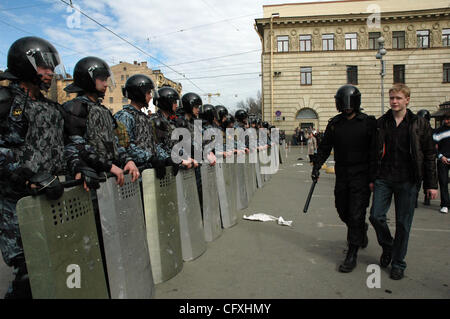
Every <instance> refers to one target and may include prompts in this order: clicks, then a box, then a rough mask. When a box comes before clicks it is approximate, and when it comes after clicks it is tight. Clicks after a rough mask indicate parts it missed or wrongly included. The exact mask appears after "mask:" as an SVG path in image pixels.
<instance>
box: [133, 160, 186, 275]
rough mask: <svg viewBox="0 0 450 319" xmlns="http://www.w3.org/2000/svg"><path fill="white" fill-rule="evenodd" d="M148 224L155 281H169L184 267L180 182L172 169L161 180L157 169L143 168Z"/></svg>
mask: <svg viewBox="0 0 450 319" xmlns="http://www.w3.org/2000/svg"><path fill="white" fill-rule="evenodd" d="M142 189H143V194H144V212H145V224H146V228H147V241H148V249H149V252H150V260H151V261H152V274H153V280H154V282H155V284H159V283H161V282H164V281H167V280H169V279H170V278H172V277H174V276H175V275H177V274H178V273H179V272H180V271H181V270H182V268H183V257H182V251H181V238H180V222H179V217H178V200H177V186H176V182H175V177H174V176H173V174H172V172H171V169H170V168H167V173H166V176H165V177H164V178H163V179H161V180H159V179H157V178H156V175H155V171H154V169H147V170H144V171H143V172H142Z"/></svg>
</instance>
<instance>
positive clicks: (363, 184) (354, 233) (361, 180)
mask: <svg viewBox="0 0 450 319" xmlns="http://www.w3.org/2000/svg"><path fill="white" fill-rule="evenodd" d="M368 180H369V179H368V176H367V174H358V175H356V176H351V175H350V176H349V175H344V176H339V175H336V185H335V188H334V196H335V204H336V209H337V212H338V214H339V217H340V219H341V220H342V221H343V222H344V223H345V224H346V225H347V241H348V243H349V244H352V245H356V246H362V244H363V241H364V235H365V221H366V209H367V207H368V206H369V200H370V188H369V181H368Z"/></svg>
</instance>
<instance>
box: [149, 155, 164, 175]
mask: <svg viewBox="0 0 450 319" xmlns="http://www.w3.org/2000/svg"><path fill="white" fill-rule="evenodd" d="M150 163H151V164H152V167H153V168H154V169H155V173H156V177H157V178H158V179H163V178H164V177H165V176H166V165H165V163H164V160H159V159H157V158H156V157H155V156H154V157H152V158H151V159H150Z"/></svg>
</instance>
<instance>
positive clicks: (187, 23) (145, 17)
mask: <svg viewBox="0 0 450 319" xmlns="http://www.w3.org/2000/svg"><path fill="white" fill-rule="evenodd" d="M288 2H302V1H301V0H300V1H299V0H294V1H262V0H258V1H239V0H228V1H220V0H196V1H194V0H189V1H183V2H181V1H176V2H175V1H148V0H134V1H129V0H114V1H110V0H97V1H92V0H82V1H73V3H74V4H77V5H79V6H80V8H81V10H82V11H85V12H86V13H87V14H88V15H89V16H91V17H93V18H95V19H96V20H97V21H99V22H101V23H103V24H105V25H106V26H107V27H108V28H110V29H111V30H113V31H114V32H116V33H117V34H119V35H120V36H123V37H124V38H126V39H127V40H129V41H130V42H132V43H133V44H135V45H137V46H138V47H140V48H141V49H143V50H144V51H146V52H148V53H149V54H150V55H152V56H154V57H157V58H158V59H159V60H161V61H162V62H164V63H165V64H166V65H175V66H173V69H175V70H176V71H178V72H179V73H181V74H185V76H186V77H188V78H198V77H208V76H210V77H212V76H218V75H226V74H234V73H259V72H260V71H261V66H260V64H259V62H260V58H261V53H260V52H252V53H247V54H242V55H236V56H231V57H227V58H221V59H214V60H209V61H202V62H198V63H191V64H179V63H184V62H187V61H194V60H201V59H208V58H211V57H218V56H225V55H230V54H236V53H241V52H246V51H251V50H255V49H261V43H260V39H259V36H258V35H257V33H256V31H255V30H254V26H253V25H254V19H255V18H260V17H262V6H263V4H275V3H288ZM54 10H58V12H59V13H60V14H61V21H62V22H64V21H65V19H66V17H67V16H68V15H69V14H68V13H67V12H66V11H65V10H64V11H63V8H61V7H57V6H55V7H54ZM250 14H255V15H254V16H249V17H243V16H245V15H250ZM237 17H239V18H238V19H236V18H237ZM233 18H235V19H233ZM225 19H230V20H229V21H222V20H225ZM61 21H60V22H61ZM218 21H222V22H220V23H216V22H218ZM180 30H184V31H182V32H181V31H180ZM45 33H46V34H47V35H48V38H49V39H50V40H53V41H56V42H59V43H64V44H65V46H68V47H71V48H72V49H73V50H75V51H77V52H83V53H85V55H88V54H89V55H97V56H99V57H102V58H104V59H105V60H107V61H108V63H112V62H113V61H114V62H115V63H118V62H119V61H128V62H132V61H134V60H137V61H144V60H148V61H149V66H150V67H158V68H160V69H161V70H162V72H163V73H164V74H165V75H166V76H167V77H168V78H170V79H181V78H182V76H181V75H180V74H178V73H175V72H173V71H172V70H170V69H168V68H166V67H162V66H161V63H159V62H157V61H155V60H153V59H150V58H149V57H148V56H146V55H145V54H143V53H141V52H139V51H138V50H136V49H135V48H133V47H132V46H130V45H128V44H126V43H124V42H123V41H121V40H120V39H118V38H117V37H115V36H114V35H112V34H111V33H109V32H108V31H106V30H104V29H101V28H100V27H99V26H98V25H95V24H94V23H93V22H91V21H89V20H88V19H87V18H85V17H83V16H82V17H81V25H80V29H70V28H68V27H67V26H65V27H63V28H61V24H58V26H57V27H52V26H50V25H47V26H46V28H45ZM147 39H148V40H147ZM61 51H62V52H63V53H62V54H61V55H62V56H63V61H64V63H65V64H66V68H67V67H68V69H69V70H70V69H71V68H73V65H74V64H75V63H76V61H78V60H79V59H80V58H82V57H83V55H82V54H74V52H70V51H68V50H64V49H62V50H61ZM177 64H179V65H177ZM192 81H193V82H194V83H195V84H196V85H197V86H198V87H200V88H201V89H202V91H203V92H202V91H200V90H199V89H198V88H197V87H196V86H194V85H193V84H192V83H190V82H189V81H187V80H180V82H181V83H182V85H183V91H184V92H189V91H193V92H197V93H199V94H204V93H216V92H220V93H221V97H220V98H217V97H216V98H214V99H213V101H212V104H215V105H216V104H223V105H225V106H227V107H229V108H232V109H234V106H235V104H236V103H237V102H239V101H240V100H245V99H246V98H247V97H256V94H257V91H258V90H260V89H261V79H260V77H259V74H248V75H240V76H234V77H217V78H206V79H195V80H192ZM236 95H237V97H236ZM205 101H207V97H205Z"/></svg>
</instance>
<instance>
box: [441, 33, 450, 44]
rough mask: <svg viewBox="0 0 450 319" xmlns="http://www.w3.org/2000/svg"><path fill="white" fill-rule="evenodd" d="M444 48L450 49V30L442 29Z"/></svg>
mask: <svg viewBox="0 0 450 319" xmlns="http://www.w3.org/2000/svg"><path fill="white" fill-rule="evenodd" d="M442 46H444V47H450V29H442Z"/></svg>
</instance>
